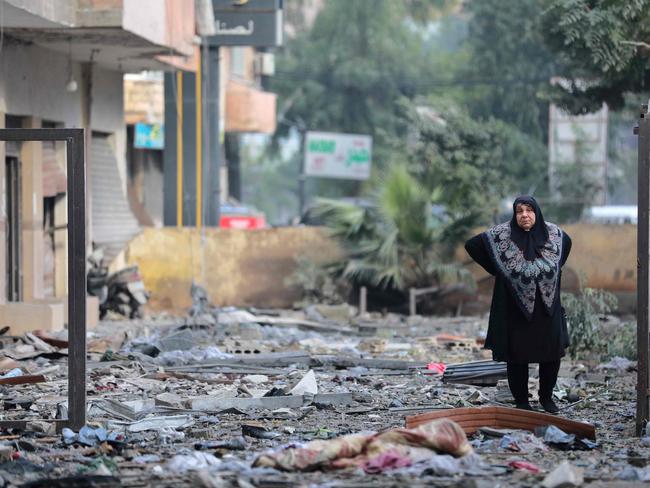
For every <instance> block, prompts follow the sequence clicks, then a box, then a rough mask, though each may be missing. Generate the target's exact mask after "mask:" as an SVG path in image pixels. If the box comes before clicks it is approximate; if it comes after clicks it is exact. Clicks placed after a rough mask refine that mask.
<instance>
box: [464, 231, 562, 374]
mask: <svg viewBox="0 0 650 488" xmlns="http://www.w3.org/2000/svg"><path fill="white" fill-rule="evenodd" d="M465 250H466V251H467V253H468V254H469V255H470V256H471V257H472V259H473V260H474V261H476V262H477V263H478V264H480V265H481V266H482V267H483V268H484V269H485V271H487V272H488V273H490V274H491V275H494V276H495V281H494V291H493V294H492V305H491V306H490V320H489V325H488V333H487V337H486V339H485V347H486V349H491V350H492V357H493V359H494V360H495V361H508V362H512V363H540V362H547V361H557V360H559V359H560V358H561V357H562V356H564V350H565V348H566V347H567V346H568V345H569V335H568V332H567V327H566V320H565V318H564V309H563V308H562V305H561V303H560V288H561V284H562V272H561V271H560V276H558V283H557V286H556V287H555V293H556V296H555V300H554V305H553V309H552V310H551V314H550V315H549V313H548V312H547V311H546V309H545V307H544V305H543V303H542V298H541V296H540V292H539V288H537V294H536V297H535V308H534V310H533V315H532V318H531V320H530V321H529V320H527V319H526V317H525V316H524V314H523V313H522V311H521V309H520V308H519V306H518V305H517V303H516V302H515V299H514V297H513V296H512V293H511V291H510V289H509V288H508V286H507V282H506V278H505V277H503V276H501V274H500V273H499V272H498V271H497V267H496V265H495V263H494V262H493V261H492V258H491V257H490V254H489V252H488V249H487V247H486V244H485V242H484V241H483V238H482V237H481V234H479V235H477V236H474V237H472V238H471V239H470V240H468V241H467V242H466V243H465ZM570 252H571V238H570V237H569V236H568V235H567V234H566V233H565V232H562V256H561V257H560V267H561V266H563V265H564V263H565V262H566V260H567V258H568V257H569V253H570Z"/></svg>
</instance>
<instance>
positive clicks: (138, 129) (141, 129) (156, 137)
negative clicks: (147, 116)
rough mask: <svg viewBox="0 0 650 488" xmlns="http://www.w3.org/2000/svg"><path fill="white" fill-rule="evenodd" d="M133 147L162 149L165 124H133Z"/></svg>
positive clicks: (163, 146)
mask: <svg viewBox="0 0 650 488" xmlns="http://www.w3.org/2000/svg"><path fill="white" fill-rule="evenodd" d="M133 147H135V148H136V149H164V148H165V125H164V124H144V123H142V122H138V123H137V124H135V136H134V138H133Z"/></svg>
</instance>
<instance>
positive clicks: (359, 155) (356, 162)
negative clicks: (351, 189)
mask: <svg viewBox="0 0 650 488" xmlns="http://www.w3.org/2000/svg"><path fill="white" fill-rule="evenodd" d="M371 160H372V137H371V136H367V135H362V134H338V133H333V132H312V131H310V132H307V134H306V135H305V175H307V176H320V177H325V178H342V179H349V180H367V179H368V178H369V177H370V163H371Z"/></svg>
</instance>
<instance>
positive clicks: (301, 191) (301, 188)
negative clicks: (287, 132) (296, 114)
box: [298, 123, 307, 222]
mask: <svg viewBox="0 0 650 488" xmlns="http://www.w3.org/2000/svg"><path fill="white" fill-rule="evenodd" d="M298 130H299V131H300V156H299V159H300V160H299V162H298V221H299V222H300V220H302V217H303V215H304V213H305V183H306V180H307V176H306V175H305V144H306V139H307V129H306V128H305V126H304V124H302V123H301V124H300V126H299V127H298Z"/></svg>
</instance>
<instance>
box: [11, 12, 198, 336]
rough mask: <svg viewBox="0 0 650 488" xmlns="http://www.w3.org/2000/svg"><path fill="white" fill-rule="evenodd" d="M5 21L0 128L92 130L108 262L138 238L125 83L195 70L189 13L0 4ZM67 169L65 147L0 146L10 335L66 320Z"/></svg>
mask: <svg viewBox="0 0 650 488" xmlns="http://www.w3.org/2000/svg"><path fill="white" fill-rule="evenodd" d="M0 12H2V16H0V22H2V24H1V25H0V29H1V30H2V36H1V39H2V42H1V43H0V128H1V127H16V128H20V127H24V128H39V127H66V128H79V127H81V128H84V129H86V149H87V154H86V165H87V181H86V191H87V202H88V209H87V212H86V213H87V216H88V217H87V237H88V248H89V249H90V248H91V245H92V243H95V244H96V245H99V246H102V247H105V248H106V251H107V255H108V257H109V258H112V257H114V256H115V255H116V254H117V253H118V252H119V250H120V249H121V248H122V247H124V245H125V244H126V242H128V240H129V239H130V238H131V237H133V236H134V235H136V234H137V233H138V232H139V230H140V228H139V225H138V222H137V220H136V218H135V217H134V216H133V213H132V210H131V206H130V204H129V201H128V195H127V184H126V183H127V166H126V146H127V132H126V125H125V115H124V104H123V98H124V89H123V74H124V73H125V72H131V71H133V72H139V71H141V70H143V69H156V70H160V69H193V66H195V65H196V62H195V61H193V60H194V59H195V57H196V53H197V51H198V46H197V44H196V39H195V10H194V2H192V1H186V0H40V1H32V0H0ZM64 163H65V147H64V145H63V144H58V143H57V144H51V143H50V144H46V143H41V142H28V143H22V144H10V143H6V144H5V143H0V242H2V245H0V325H2V326H5V325H9V326H10V327H11V333H14V334H15V333H20V331H21V330H24V329H25V328H27V329H34V328H49V329H56V328H61V327H63V323H64V321H65V303H66V294H67V252H66V249H67V242H66V224H67V213H66V192H65V164H64ZM88 309H89V310H90V311H91V313H92V312H93V311H94V312H95V313H96V306H95V307H92V306H90V307H88Z"/></svg>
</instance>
